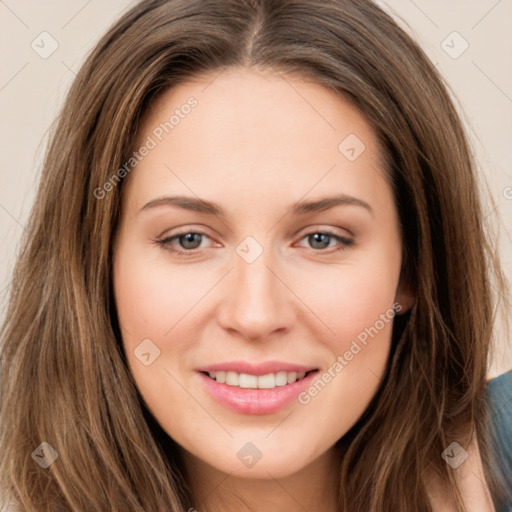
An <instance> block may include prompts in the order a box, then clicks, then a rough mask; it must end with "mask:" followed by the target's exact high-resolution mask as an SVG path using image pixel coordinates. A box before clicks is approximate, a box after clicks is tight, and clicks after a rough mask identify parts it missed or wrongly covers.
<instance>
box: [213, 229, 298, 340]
mask: <svg viewBox="0 0 512 512" xmlns="http://www.w3.org/2000/svg"><path fill="white" fill-rule="evenodd" d="M233 257H234V268H233V272H231V277H230V285H229V289H228V292H227V295H228V296H227V297H225V300H224V301H223V306H222V315H221V322H222V324H223V326H224V327H225V328H231V329H235V330H237V331H239V332H240V333H241V334H243V335H244V336H245V337H248V338H252V339H256V338H263V337H265V336H268V335H269V334H271V333H272V332H273V331H275V330H278V329H283V328H287V327H290V325H292V323H293V307H292V304H291V302H290V300H291V296H292V294H291V292H290V291H289V290H288V289H287V287H286V286H285V285H284V284H283V282H282V281H281V279H283V280H284V278H283V277H281V276H279V274H280V272H279V265H278V264H277V262H276V259H275V258H274V257H273V251H272V249H271V248H270V247H265V248H264V247H263V245H262V244H261V243H258V242H257V241H256V240H255V239H254V238H252V237H247V238H246V239H245V240H244V241H243V242H242V243H240V244H239V246H238V247H237V248H236V254H234V255H233ZM278 276H279V277H278Z"/></svg>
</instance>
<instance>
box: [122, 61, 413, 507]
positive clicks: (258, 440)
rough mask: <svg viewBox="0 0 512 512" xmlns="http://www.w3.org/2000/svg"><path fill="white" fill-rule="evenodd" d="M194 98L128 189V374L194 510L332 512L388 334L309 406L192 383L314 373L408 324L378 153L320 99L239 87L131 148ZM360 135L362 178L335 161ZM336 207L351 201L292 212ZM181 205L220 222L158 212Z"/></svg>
mask: <svg viewBox="0 0 512 512" xmlns="http://www.w3.org/2000/svg"><path fill="white" fill-rule="evenodd" d="M191 96H193V97H195V98H196V99H197V102H198V103H197V106H196V108H194V109H193V110H192V111H191V113H190V114H189V115H188V116H186V117H184V118H183V119H181V120H180V123H179V125H177V126H176V127H174V129H173V130H172V131H170V133H169V134H167V136H165V137H164V138H163V139H162V141H161V142H159V143H158V144H157V146H156V147H155V148H153V149H151V151H150V152H149V153H148V154H147V155H146V156H145V157H144V159H143V160H142V161H141V162H140V163H139V164H138V165H137V167H136V169H135V170H134V171H133V172H132V173H131V174H130V175H129V177H127V178H126V183H124V184H123V186H124V187H125V189H124V191H123V194H124V198H123V210H122V218H121V222H120V226H119V231H118V234H117V235H118V236H117V239H116V247H115V255H114V291H115V298H116V305H117V310H118V314H119V320H120V325H121V328H122V334H123V344H124V349H125V351H126V354H127V359H128V364H129V367H130V371H131V373H132V374H133V377H134V379H135V382H136V385H137V387H138V389H139V390H140V393H141V395H142V397H143V398H144V400H145V402H146V403H147V405H148V407H149V409H150V410H151V412H152V414H153V415H154V416H155V418H156V419H157V421H158V422H159V423H160V425H161V426H162V428H163V429H164V430H165V431H166V432H167V433H168V434H169V435H170V436H171V437H172V438H173V439H174V440H175V441H176V442H177V443H178V444H179V445H180V447H181V450H182V452H183V456H184V459H185V462H186V465H187V470H188V472H189V477H190V479H191V486H192V489H193V493H194V498H195V502H194V503H191V504H190V505H191V507H195V508H196V509H197V510H217V509H223V510H242V509H243V508H242V505H240V502H239V501H236V500H235V499H234V498H233V500H231V499H230V498H229V497H230V496H237V497H239V498H241V499H243V500H245V501H246V502H247V503H250V504H251V505H252V506H253V508H252V510H256V511H259V510H262V511H263V510H264V511H266V512H269V511H270V512H272V511H278V510H287V511H294V510H303V509H306V510H318V509H319V508H321V509H322V510H332V511H334V510H335V499H336V495H335V492H334V489H335V486H336V481H337V469H336V467H337V464H338V460H337V456H336V454H335V451H334V449H333V446H334V444H335V442H336V441H337V440H338V439H339V438H340V437H342V436H343V435H344V434H345V433H346V432H347V431H348V430H349V429H350V427H351V426H352V425H354V423H355V422H356V421H357V419H358V418H359V417H360V416H361V414H362V413H363V412H364V410H365V408H366V407H367V406H368V404H369V402H370V401H371V399H372V397H373V396H374V395H375V393H376V391H377V389H378V387H379V384H380V382H381V377H382V375H383V372H384V369H385V365H386V361H387V358H388V354H389V349H390V340H391V328H392V322H389V323H386V324H385V325H384V327H383V328H382V329H381V330H379V332H378V334H377V335H376V336H374V337H373V338H372V339H371V340H370V341H369V342H368V344H367V345H366V346H365V347H364V349H363V350H361V351H360V352H359V353H358V354H357V355H355V356H354V357H353V359H352V360H351V361H350V362H349V363H348V364H347V365H346V366H345V367H344V368H343V370H342V371H341V372H339V373H338V374H337V375H336V377H335V378H334V379H332V381H331V382H329V383H328V384H327V385H326V387H325V389H323V390H322V391H321V392H320V393H318V395H317V396H316V397H314V399H312V400H311V401H310V403H308V404H307V405H303V404H301V403H299V402H298V401H297V400H294V401H293V402H292V403H291V404H288V405H286V406H284V407H282V408H280V409H279V410H277V411H274V412H271V413H268V414H252V413H250V412H241V411H237V410H233V409H232V408H229V407H226V405H225V404H223V403H221V402H219V401H218V400H217V399H216V398H215V397H214V396H213V395H212V394H211V393H210V392H209V391H208V386H206V385H205V379H208V377H206V376H205V375H204V374H201V373H199V371H198V368H200V367H202V366H205V365H212V364H217V363H225V362H232V361H246V362H249V363H252V364H259V363H265V362H268V361H281V362H287V363H290V364H298V365H304V366H311V367H314V368H316V369H318V371H319V373H321V372H322V371H325V370H327V369H328V368H329V367H331V366H332V364H333V362H334V361H335V360H336V358H337V357H338V356H339V355H343V354H344V353H345V352H346V351H347V350H349V348H350V346H351V343H352V342H353V340H355V339H356V337H357V336H358V334H360V333H361V332H362V331H364V330H365V328H368V327H370V326H373V325H374V324H375V322H376V321H377V320H378V319H379V317H380V315H381V314H384V313H385V312H386V311H387V310H389V309H390V308H392V306H393V304H394V303H395V302H398V303H399V304H400V305H401V306H402V312H403V311H406V310H407V309H408V308H410V307H411V304H412V300H413V299H412V297H411V296H410V294H408V293H407V290H406V289H405V287H404V286H401V284H400V283H399V274H400V266H401V250H402V244H401V239H400V230H399V221H398V217H397V211H396V207H395V203H394V198H393V193H392V189H391V187H390V184H389V182H388V179H387V176H386V172H385V170H384V166H383V163H382V161H381V153H380V148H379V145H378V142H377V139H376V136H375V134H374V132H373V130H372V129H371V127H370V126H369V125H368V123H367V122H366V121H365V119H364V118H363V117H362V116H361V115H360V114H359V113H358V111H357V110H356V109H355V108H353V107H352V106H351V105H350V104H349V103H347V102H346V101H344V100H342V99H341V98H340V97H339V96H338V95H336V94H335V93H334V92H332V91H330V90H328V89H326V88H324V87H322V86H320V85H318V84H315V83H313V82H311V81H304V80H301V79H300V78H298V77H291V76H290V75H286V76H284V75H280V74H277V73H273V72H268V71H264V70H259V71H257V70H255V69H251V70H247V69H230V70H227V71H223V72H221V73H220V74H218V73H215V74H211V75H205V76H203V77H199V78H197V79H196V80H193V81H190V82H187V83H182V84H180V85H178V86H176V87H174V88H172V89H171V90H169V91H167V92H166V93H165V94H163V95H162V96H161V97H160V98H158V100H157V101H156V102H154V103H153V104H152V106H151V108H150V109H149V111H148V112H147V114H146V116H145V117H144V119H143V120H142V123H141V125H140V127H139V130H138V135H137V140H136V141H135V144H134V148H137V147H138V146H140V145H142V144H143V143H144V141H146V140H147V137H148V136H149V135H151V133H152V132H153V130H154V129H155V128H156V127H158V126H159V125H160V123H162V122H163V121H165V120H168V119H169V117H170V115H171V114H172V112H173V111H174V110H176V109H179V108H180V106H181V105H183V104H185V103H186V102H187V100H188V99H189V98H190V97H191ZM351 134H355V135H356V136H357V138H358V139H359V140H360V141H361V142H362V143H363V144H364V146H365V149H364V151H363V152H362V153H361V154H360V156H359V157H358V158H356V159H355V160H354V161H350V159H348V158H347V157H346V154H344V153H343V152H340V150H339V145H340V143H341V142H342V141H343V140H344V139H346V137H347V136H349V135H351ZM339 195H344V197H345V198H347V197H350V198H351V199H350V200H348V201H347V200H345V201H344V202H342V203H341V204H338V205H336V206H332V207H330V208H317V209H314V208H311V209H308V210H307V211H305V212H304V211H303V212H302V213H301V212H300V210H299V209H297V208H295V209H294V205H297V203H300V202H311V201H318V200H321V199H323V198H327V197H332V196H339ZM171 196H187V197H189V198H191V199H192V200H197V199H201V200H203V201H209V202H212V203H215V204H216V205H217V206H218V208H219V209H221V210H222V213H219V212H218V211H217V212H216V213H208V212H200V211H194V210H192V209H189V208H184V207H180V206H178V205H177V204H175V203H173V202H172V201H169V200H167V199H163V198H167V197H171ZM365 205H366V206H365ZM187 233H191V234H192V235H189V236H188V238H187V237H182V238H179V236H178V235H186V234H187ZM193 233H199V235H195V236H194V235H193ZM315 233H318V234H317V235H316V236H313V235H315ZM322 233H332V235H333V236H331V237H329V236H325V235H323V236H322V235H321V234H322ZM308 235H311V236H308ZM334 235H335V236H339V237H340V240H338V239H336V238H335V237H334ZM247 237H252V238H251V240H253V241H255V242H256V243H254V242H253V241H251V243H252V245H249V247H250V251H249V252H250V254H251V255H254V254H255V252H254V251H257V252H258V251H262V252H261V254H259V256H257V257H256V258H255V259H254V261H252V262H250V263H249V262H248V261H247V260H246V259H244V258H243V257H242V256H241V254H244V253H241V252H240V248H241V247H245V246H244V243H245V242H247V240H246V239H247ZM163 240H166V242H165V243H162V241H163ZM173 250H178V251H182V252H183V254H178V253H176V252H173ZM251 251H252V252H251ZM147 339H149V340H151V343H152V344H154V346H155V347H158V350H159V351H160V353H159V356H158V357H157V358H156V359H155V360H154V362H152V363H151V364H150V365H149V366H146V365H144V364H143V363H142V362H141V361H140V360H139V359H138V358H137V357H136V355H135V353H134V351H137V347H138V346H139V345H140V344H141V342H142V341H143V340H147ZM146 343H147V342H146ZM148 346H150V347H152V346H153V345H148ZM151 350H153V349H151ZM152 353H155V354H156V352H154V350H153V352H152ZM247 443H252V445H254V446H255V447H256V448H257V450H258V452H259V453H260V454H261V458H260V459H259V460H258V461H257V463H256V464H254V465H253V466H252V467H248V466H247V465H246V464H244V463H243V462H242V461H241V460H240V458H239V457H238V456H237V454H238V453H239V451H240V450H241V449H246V450H247V449H248V448H247V446H246V445H247ZM243 447H245V448H243ZM243 453H245V452H242V454H243ZM302 507H303V508H302Z"/></svg>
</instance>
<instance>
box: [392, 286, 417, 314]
mask: <svg viewBox="0 0 512 512" xmlns="http://www.w3.org/2000/svg"><path fill="white" fill-rule="evenodd" d="M395 302H396V303H398V304H400V307H399V308H397V314H400V315H402V314H403V313H407V312H408V311H410V310H411V309H412V308H413V307H414V305H415V303H416V294H415V293H414V292H413V290H412V286H410V285H409V284H408V283H406V282H405V281H404V280H400V284H399V285H398V289H397V291H396V295H395Z"/></svg>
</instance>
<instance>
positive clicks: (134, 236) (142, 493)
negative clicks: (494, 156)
mask: <svg viewBox="0 0 512 512" xmlns="http://www.w3.org/2000/svg"><path fill="white" fill-rule="evenodd" d="M482 218H483V212H482V206H481V204H480V199H479V197H478V194H477V188H476V176H475V171H474V163H473V160H472V157H471V154H470V150H469V148H468V143H467V140H466V138H465V135H464V132H463V129H462V127H461V123H460V120H459V118H458V117H457V114H456V111H455V109H454V107H453V105H452V103H451V101H450V99H449V96H448V94H447V92H446V89H445V86H444V85H443V83H442V80H441V78H440V77H439V75H438V73H437V71H436V70H435V68H434V67H433V66H432V65H431V63H430V62H429V61H428V59H427V58H426V57H425V55H424V54H423V52H422V51H421V50H420V49H419V48H418V46H417V45H416V44H415V43H414V42H413V41H411V39H410V38H409V37H408V36H407V35H406V34H405V33H404V32H403V31H402V30H401V29H400V28H399V27H398V26H397V25H396V24H395V23H394V22H393V20H391V19H390V18H389V16H388V15H386V14H385V13H384V12H383V11H382V10H380V9H379V8H378V7H377V6H376V5H374V4H373V3H371V2H369V1H367V0H364V1H363V0H357V1H346V0H337V1H333V2H323V1H302V0H290V1H281V0H279V1H277V0H274V1H272V0H261V1H252V2H249V1H246V2H244V1H239V0H213V1H209V2H203V1H199V0H197V1H196V0H187V1H185V0H168V1H162V0H160V1H145V2H141V3H139V4H138V5H136V6H135V7H133V8H132V9H131V10H130V11H129V12H128V13H127V14H126V15H124V16H123V18H122V19H121V20H120V21H119V22H118V23H116V25H115V26H114V27H112V29H111V30H110V31H109V32H108V33H107V34H106V35H105V37H104V38H103V39H102V40H101V41H100V43H99V44H98V46H97V47H96V49H95V50H94V51H93V53H92V54H91V56H90V57H89V59H88V60H87V62H86V63H85V64H84V66H83V68H82V70H81V71H80V73H79V74H78V76H77V78H76V81H75V83H74V85H73V87H72V89H71V91H70V93H69V95H68V98H67V100H66V103H65V105H64V108H63V112H62V115H61V117H60V120H59V124H58V126H57V127H56V130H55V133H54V134H53V138H52V142H51V144H50V146H49V148H48V153H47V158H46V162H45V166H44V171H43V176H42V181H41V187H40V190H39V194H38V197H37V200H36V203H35V206H34V209H33V212H32V217H31V221H30V226H29V228H28V233H29V234H28V236H27V239H26V242H25V245H24V248H23V250H22V252H21V254H20V258H19V262H18V265H17V268H16V271H15V275H14V281H13V292H12V297H11V302H10V308H9V311H8V315H7V319H6V324H5V326H4V330H3V335H2V342H3V343H2V361H3V362H2V377H1V378H2V409H1V422H0V423H1V427H0V428H1V437H0V444H1V447H2V453H3V458H2V461H1V463H0V464H1V466H2V468H1V478H2V489H3V494H4V495H5V496H8V497H9V499H11V501H12V502H13V503H14V504H15V505H20V506H21V507H22V509H23V510H38V511H44V510H48V511H49V510H52V511H55V510H88V511H89V510H94V511H102V510H116V511H147V510H152V511H157V510H158V511H159V510H162V511H163V510H173V511H181V510H189V511H191V510H198V511H200V510H211V511H215V510H287V511H293V510H318V509H322V510H332V511H335V510H336V511H347V512H348V511H363V510H364V511H372V512H376V511H381V512H384V511H386V512H388V511H389V510H396V511H409V510H417V511H430V510H450V511H452V510H453V511H455V510H468V511H471V510H475V511H476V510H478V511H484V510H495V507H496V509H498V510H499V509H501V508H503V509H504V507H506V506H507V500H508V499H509V498H508V497H507V489H508V486H509V485H510V482H507V481H506V478H507V476H506V475H503V474H502V473H503V468H504V464H503V462H502V461H500V460H499V458H498V456H497V454H493V453H492V449H494V450H496V449H497V448H499V445H498V444H497V443H496V441H494V440H495V439H498V438H499V436H500V435H503V431H504V427H503V426H501V427H500V426H498V430H499V433H498V434H496V429H494V430H493V428H492V425H499V421H496V419H497V420H499V411H501V410H502V409H501V408H500V407H499V404H498V407H495V408H494V409H491V406H490V405H489V403H488V400H487V394H486V393H487V381H486V371H487V359H488V355H489V351H490V348H491V339H492V337H491V335H492V327H493V318H492V311H493V308H494V306H495V302H496V301H495V299H494V296H493V286H494V287H495V288H496V289H498V290H499V291H500V292H501V295H502V296H503V297H505V296H506V295H505V284H504V280H503V277H502V274H501V271H500V268H499V264H498V261H497V257H496V256H495V254H494V252H493V250H492V247H491V244H490V241H489V239H488V237H487V235H486V233H484V230H483V227H482V224H481V222H482ZM505 389H506V386H505ZM504 396H505V397H507V396H509V395H507V394H506V392H505V395H504ZM505 400H506V398H505ZM500 403H501V402H500ZM492 410H494V411H496V412H495V414H494V415H491V414H490V413H491V411H492ZM493 422H494V423H493ZM28 455H31V456H30V457H29V456H28ZM498 507H499V508H498Z"/></svg>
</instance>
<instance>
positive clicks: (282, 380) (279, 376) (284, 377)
mask: <svg viewBox="0 0 512 512" xmlns="http://www.w3.org/2000/svg"><path fill="white" fill-rule="evenodd" d="M286 384H288V374H287V373H286V372H277V373H276V386H286Z"/></svg>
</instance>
